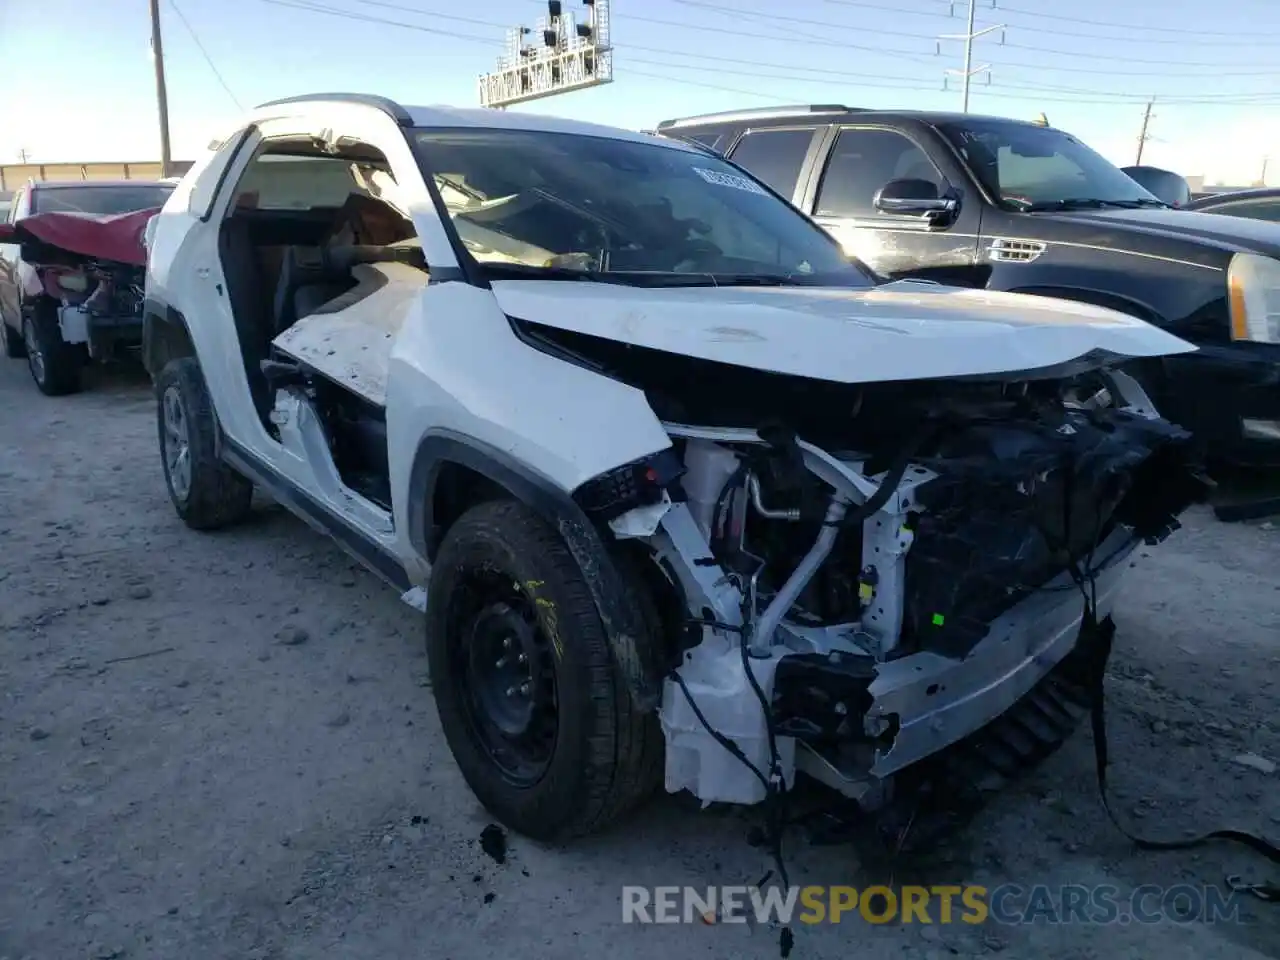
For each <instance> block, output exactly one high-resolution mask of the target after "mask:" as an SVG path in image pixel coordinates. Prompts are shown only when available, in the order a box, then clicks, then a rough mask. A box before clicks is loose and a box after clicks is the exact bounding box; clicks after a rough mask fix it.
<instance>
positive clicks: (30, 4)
mask: <svg viewBox="0 0 1280 960" xmlns="http://www.w3.org/2000/svg"><path fill="white" fill-rule="evenodd" d="M976 3H977V21H976V29H977V30H982V29H984V28H986V27H998V28H999V29H994V30H992V31H990V32H988V33H986V34H985V35H984V36H982V37H980V38H978V39H977V40H975V41H974V43H973V67H974V68H978V67H982V66H984V65H990V69H989V70H984V71H982V72H980V73H978V74H977V75H975V76H974V77H973V80H972V86H971V91H970V111H971V112H974V113H984V114H994V115H999V116H1011V117H1018V118H1023V119H1029V120H1032V119H1036V118H1037V117H1038V116H1039V115H1040V113H1042V112H1043V113H1044V114H1045V115H1046V116H1047V118H1048V119H1049V122H1050V123H1051V124H1053V125H1054V126H1055V127H1059V128H1061V129H1064V130H1067V131H1069V132H1071V133H1073V134H1075V135H1076V136H1078V137H1080V138H1082V139H1083V140H1085V141H1086V142H1088V143H1089V144H1090V145H1091V146H1093V147H1094V148H1095V149H1096V150H1098V151H1099V152H1101V153H1102V154H1104V155H1105V156H1106V157H1108V159H1110V160H1111V161H1112V162H1114V163H1116V164H1118V165H1125V164H1130V163H1133V162H1134V161H1135V159H1136V156H1137V150H1138V139H1139V133H1140V130H1141V127H1142V120H1143V113H1144V110H1145V109H1146V105H1147V101H1148V100H1150V99H1151V98H1152V97H1154V98H1155V105H1154V107H1153V109H1152V111H1151V119H1150V124H1149V128H1148V129H1149V134H1150V139H1149V140H1148V141H1147V142H1146V144H1145V147H1144V152H1143V162H1144V163H1150V164H1154V165H1156V166H1162V167H1166V168H1169V169H1173V170H1177V171H1178V172H1179V173H1181V174H1183V175H1184V176H1194V175H1198V174H1202V175H1205V176H1206V177H1207V182H1210V183H1228V184H1231V185H1245V184H1249V183H1251V182H1253V181H1256V180H1257V179H1258V178H1259V176H1260V174H1261V173H1262V170H1263V166H1264V158H1266V157H1267V156H1268V155H1270V157H1271V158H1272V159H1271V161H1270V162H1269V163H1268V164H1267V171H1268V175H1267V180H1268V181H1269V182H1270V183H1272V184H1280V0H1217V2H1216V3H1213V4H1206V3H1205V2H1204V0H1073V2H1071V3H1061V2H1058V0H976ZM563 6H564V9H565V10H566V11H567V12H574V13H578V12H580V11H582V10H583V9H584V8H583V6H582V3H581V0H563ZM967 9H968V3H967V0H955V2H951V0H789V2H788V3H786V4H783V3H779V2H777V0H611V34H612V42H613V45H614V81H613V82H612V83H610V84H606V85H603V86H600V87H597V88H595V89H590V90H582V91H577V92H573V93H568V94H561V95H557V96H555V97H552V98H549V99H546V100H542V101H537V102H534V103H530V104H525V105H521V106H520V107H517V108H515V109H521V110H527V111H530V112H537V113H550V114H557V115H560V116H566V117H572V118H575V119H579V120H589V121H594V122H598V123H608V124H612V125H615V126H622V127H629V128H633V129H635V128H648V127H652V126H653V125H654V124H656V123H657V122H658V121H659V120H663V119H666V118H669V117H679V116H687V115H690V114H695V113H705V112H711V111H716V110H731V109H741V108H744V107H763V106H770V105H777V104H784V103H792V104H795V103H833V102H835V103H844V104H848V105H850V106H872V107H901V108H918V109H952V110H959V109H960V108H961V103H962V94H961V82H962V81H961V79H960V77H959V76H957V75H956V74H958V73H959V71H960V70H961V69H962V68H963V65H964V52H965V51H964V47H965V44H964V42H963V41H962V40H954V39H938V38H939V37H941V36H943V35H947V34H950V35H955V34H964V33H965V32H966V15H967ZM160 11H161V22H162V30H163V47H164V54H165V56H164V59H165V65H166V75H167V84H168V95H169V110H170V132H171V140H172V152H173V157H174V158H175V159H179V160H182V159H194V158H195V156H196V155H197V154H198V152H199V151H201V150H202V149H203V148H204V147H205V145H206V144H207V143H208V142H209V141H210V139H212V137H213V136H214V135H215V134H216V133H218V132H219V131H220V130H222V129H223V128H224V127H225V126H226V125H227V124H228V123H230V122H233V121H234V120H235V118H236V117H237V115H238V114H239V113H240V112H241V109H242V108H246V109H247V108H250V107H252V106H254V105H256V104H258V103H262V102H264V101H266V100H271V99H275V98H278V97H284V96H290V95H294V94H300V93H309V92H318V91H351V92H365V93H378V94H382V95H385V96H389V97H392V98H393V99H396V100H399V101H401V102H404V103H410V104H438V103H442V104H451V105H459V106H461V105H478V103H479V98H478V93H477V82H476V81H477V77H478V76H479V75H480V74H482V73H485V72H488V71H490V70H492V69H494V67H495V65H496V59H497V57H498V56H499V55H500V54H501V53H502V49H503V39H504V37H505V33H506V30H507V29H508V28H510V27H514V26H517V25H527V26H533V24H534V22H535V20H536V19H537V18H538V17H539V16H540V15H543V14H545V12H546V4H545V3H544V2H541V0H485V2H483V3H479V2H474V0H473V2H471V3H464V2H462V0H450V2H446V0H377V2H375V0H160ZM770 11H778V12H777V13H771V12H770ZM948 71H955V73H953V74H948ZM0 90H4V91H5V94H6V95H5V98H4V109H3V112H2V113H0V163H13V162H17V161H18V160H19V159H20V158H21V157H22V156H24V155H25V156H26V157H27V158H28V159H29V160H31V161H46V162H53V161H62V160H81V161H88V160H117V161H119V160H125V161H131V160H151V159H158V158H159V155H160V147H159V133H158V120H157V117H158V112H157V107H156V94H155V79H154V71H153V60H152V55H151V44H150V18H149V14H148V0H39V2H36V0H0Z"/></svg>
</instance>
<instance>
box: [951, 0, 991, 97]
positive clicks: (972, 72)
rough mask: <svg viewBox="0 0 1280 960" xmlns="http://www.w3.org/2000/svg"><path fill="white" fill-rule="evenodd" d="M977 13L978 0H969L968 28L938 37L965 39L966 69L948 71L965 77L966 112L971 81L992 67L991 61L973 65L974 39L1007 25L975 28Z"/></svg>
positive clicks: (952, 11)
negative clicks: (977, 65)
mask: <svg viewBox="0 0 1280 960" xmlns="http://www.w3.org/2000/svg"><path fill="white" fill-rule="evenodd" d="M991 6H992V8H994V7H995V0H992V2H991ZM951 13H952V15H953V16H954V15H955V7H954V5H953V6H952V8H951ZM977 13H978V0H969V20H968V29H966V30H965V32H964V33H958V34H957V33H949V34H943V35H942V36H940V37H938V40H940V41H941V40H963V41H964V69H963V70H948V71H947V73H949V74H952V75H959V76H960V77H963V78H964V112H965V113H968V112H969V83H970V81H971V80H972V79H973V78H974V77H975V76H977V75H978V74H980V73H983V72H986V71H989V70H990V69H991V64H989V63H984V64H983V65H982V66H980V67H974V65H973V41H975V40H977V39H978V38H979V37H984V36H986V35H987V34H988V33H994V32H995V31H996V30H1001V31H1003V30H1004V29H1005V25H1004V24H1003V23H1000V24H996V25H995V26H991V27H984V28H983V29H981V30H974V29H973V26H974V19H975V18H976V16H977ZM1000 42H1001V43H1004V34H1003V33H1002V34H1001V36H1000ZM938 52H939V53H941V52H942V44H941V43H939V44H938ZM987 82H988V83H990V82H991V77H990V76H988V77H987ZM944 89H945V85H944Z"/></svg>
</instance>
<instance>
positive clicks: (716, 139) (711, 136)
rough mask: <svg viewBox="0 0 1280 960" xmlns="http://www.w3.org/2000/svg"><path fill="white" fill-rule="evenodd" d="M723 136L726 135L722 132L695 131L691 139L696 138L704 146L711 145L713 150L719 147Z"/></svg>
mask: <svg viewBox="0 0 1280 960" xmlns="http://www.w3.org/2000/svg"><path fill="white" fill-rule="evenodd" d="M723 137H724V135H723V134H720V133H695V134H693V136H691V137H690V138H689V139H690V140H696V141H697V142H698V143H700V144H702V145H703V146H704V147H710V148H711V149H712V150H715V149H716V148H717V147H719V145H720V141H721V139H723Z"/></svg>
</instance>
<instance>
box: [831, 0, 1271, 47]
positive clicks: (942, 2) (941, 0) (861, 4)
mask: <svg viewBox="0 0 1280 960" xmlns="http://www.w3.org/2000/svg"><path fill="white" fill-rule="evenodd" d="M825 2H827V3H830V4H834V5H837V6H841V7H857V8H861V9H863V10H883V11H886V12H888V13H896V14H907V15H911V16H920V17H952V16H954V6H955V4H956V3H957V2H958V0H928V2H929V3H933V4H935V5H936V6H945V7H948V8H950V9H949V12H947V13H942V12H941V10H939V11H937V12H933V11H928V10H912V9H903V8H902V7H891V6H886V5H885V4H880V3H867V2H865V0H825ZM921 2H924V0H921ZM1263 2H1265V3H1268V4H1270V3H1271V0H1263ZM991 6H992V7H993V8H995V9H998V10H999V11H1000V13H1001V15H1004V14H1008V13H1016V14H1018V15H1019V16H1023V17H1030V18H1033V19H1037V20H1054V21H1056V22H1058V23H1079V24H1084V25H1086V26H1093V27H1112V28H1114V29H1118V30H1136V31H1139V32H1142V33H1148V32H1154V33H1172V34H1179V35H1181V36H1186V37H1227V38H1229V41H1230V45H1233V46H1234V45H1236V44H1238V42H1239V38H1240V31H1239V30H1201V29H1199V28H1188V27H1154V26H1148V25H1147V24H1135V23H1119V22H1117V21H1114V20H1095V19H1092V18H1085V17H1066V16H1062V15H1061V14H1054V13H1041V12H1040V11H1038V10H1028V9H1026V8H1025V7H1011V6H1009V5H1008V4H1004V3H1001V4H999V6H998V7H997V5H996V3H994V2H993V3H992V4H991ZM1054 32H1055V33H1059V34H1060V35H1061V36H1081V37H1084V36H1089V37H1096V36H1097V35H1096V34H1089V35H1086V34H1068V33H1062V32H1061V31H1058V30H1055V31H1054ZM1255 36H1258V37H1268V38H1273V39H1274V40H1276V41H1277V42H1280V33H1264V34H1255ZM1143 42H1144V43H1148V42H1152V41H1151V40H1150V39H1149V38H1148V39H1144V40H1143ZM1246 42H1247V41H1246Z"/></svg>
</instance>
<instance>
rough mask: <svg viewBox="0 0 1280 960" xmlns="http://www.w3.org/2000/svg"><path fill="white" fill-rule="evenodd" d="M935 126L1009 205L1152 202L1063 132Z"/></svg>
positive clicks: (998, 124)
mask: <svg viewBox="0 0 1280 960" xmlns="http://www.w3.org/2000/svg"><path fill="white" fill-rule="evenodd" d="M938 129H939V130H940V131H941V132H942V134H943V136H945V137H946V138H947V139H948V140H949V141H950V142H951V144H952V146H954V147H955V148H956V150H957V151H958V152H959V154H960V156H961V158H962V159H963V160H964V161H965V163H966V164H967V165H968V167H969V169H970V170H971V171H972V172H973V174H974V176H976V177H977V178H978V179H979V180H980V181H982V184H983V186H985V187H986V188H987V190H988V192H989V193H991V194H992V195H993V196H994V197H996V198H997V200H999V201H1000V202H1001V204H1002V205H1003V206H1005V207H1007V208H1009V209H1014V210H1025V209H1028V208H1034V207H1037V206H1042V205H1044V206H1049V205H1053V204H1061V203H1063V202H1064V201H1075V202H1079V201H1096V202H1099V203H1104V204H1105V203H1121V204H1132V203H1143V202H1151V201H1155V200H1156V197H1154V196H1153V195H1152V194H1151V193H1149V192H1148V191H1147V190H1145V189H1143V188H1142V186H1141V185H1139V184H1138V183H1137V182H1136V181H1135V180H1134V179H1133V178H1132V177H1130V176H1129V175H1128V174H1126V173H1125V172H1124V171H1122V170H1121V169H1120V168H1119V167H1117V166H1115V165H1114V164H1113V163H1111V162H1110V161H1109V160H1107V159H1105V158H1104V157H1102V156H1101V155H1100V154H1098V153H1096V152H1094V151H1093V150H1092V149H1090V148H1089V147H1088V146H1086V145H1085V144H1084V143H1083V142H1082V141H1080V140H1077V139H1076V138H1075V137H1073V136H1071V135H1070V134H1069V133H1064V132H1063V131H1061V130H1055V129H1053V128H1052V127H1040V126H1035V125H1032V124H1028V123H1016V122H1013V121H1006V120H966V121H963V122H956V123H943V124H939V125H938Z"/></svg>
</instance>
